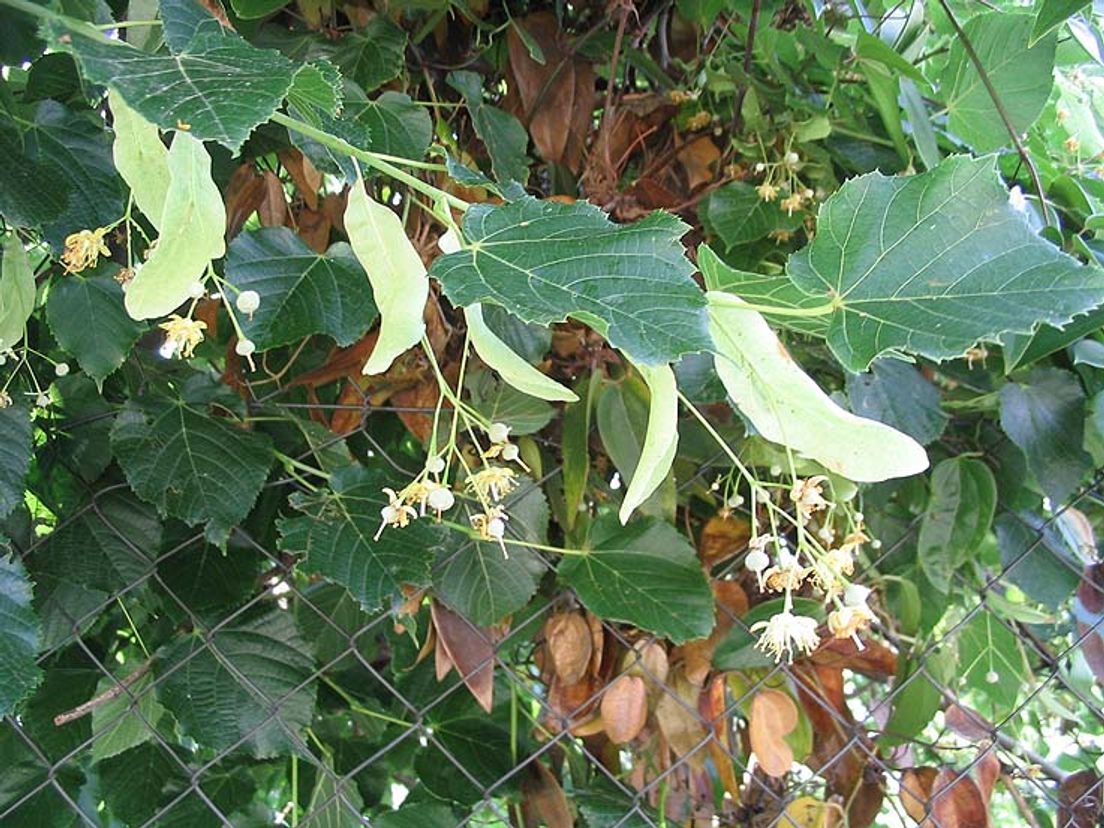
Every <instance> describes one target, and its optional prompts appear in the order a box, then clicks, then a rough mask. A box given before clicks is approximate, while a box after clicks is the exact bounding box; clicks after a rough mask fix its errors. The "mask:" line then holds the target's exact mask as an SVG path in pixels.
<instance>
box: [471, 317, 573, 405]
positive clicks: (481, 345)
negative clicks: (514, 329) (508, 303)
mask: <svg viewBox="0 0 1104 828" xmlns="http://www.w3.org/2000/svg"><path fill="white" fill-rule="evenodd" d="M464 317H465V318H466V319H467V321H468V335H469V336H470V337H471V344H472V347H473V348H475V352H476V353H477V354H479V358H480V359H481V360H483V362H485V363H486V364H487V367H488V368H491V369H492V370H494V371H497V372H498V375H499V376H500V377H502V379H503V380H505V381H506V382H507V383H508V384H510V385H512V386H513V387H514V388H516V389H517V390H518V391H521V392H523V393H525V394H528V395H529V396H531V397H537V398H538V399H542V400H548V401H549V402H576V401H577V400H578V399H579V398H578V397H577V396H576V395H575V393H574V392H573V391H571V390H570V389H568V388H565V387H564V386H562V385H560V384H559V383H558V382H556V381H555V380H554V379H550V378H549V377H547V376H545V375H544V374H542V373H541V372H540V371H538V370H537V369H536V368H534V367H533V366H532V365H530V364H529V363H528V362H526V361H525V360H524V359H522V357H521V356H520V355H519V354H518V353H516V352H515V351H513V350H511V348H510V346H509V345H507V344H506V343H505V342H503V341H502V340H501V339H499V338H498V337H497V336H495V334H494V332H493V331H492V330H491V329H490V328H489V327H487V323H486V322H484V321H483V307H482V305H480V304H479V303H478V302H476V303H475V304H474V305H468V307H466V308H464Z"/></svg>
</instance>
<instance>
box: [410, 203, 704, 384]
mask: <svg viewBox="0 0 1104 828" xmlns="http://www.w3.org/2000/svg"><path fill="white" fill-rule="evenodd" d="M686 229H687V228H686V225H685V224H683V223H682V222H681V221H679V220H678V219H677V218H675V217H674V216H672V215H670V214H669V213H660V212H657V213H652V214H651V215H649V216H647V217H646V218H644V219H641V220H640V221H638V222H635V223H634V224H627V225H616V224H613V223H612V222H611V221H610V220H609V219H608V218H607V216H606V214H605V213H603V212H602V211H601V210H599V209H598V208H597V207H594V206H593V205H590V204H585V203H576V204H558V203H555V202H548V201H538V200H537V199H534V198H529V197H525V198H522V199H519V200H518V201H515V202H512V203H510V204H505V205H502V206H499V207H494V206H490V205H486V204H477V205H475V206H474V207H472V208H471V209H470V210H468V212H467V213H466V214H465V216H464V226H463V231H464V236H465V238H466V239H467V242H468V245H469V246H468V247H465V248H464V249H462V250H459V251H457V252H456V253H450V254H448V255H446V256H440V257H438V258H437V260H436V261H434V263H433V267H432V268H431V270H430V275H431V276H433V277H434V278H436V279H438V280H439V281H440V282H441V284H442V286H443V287H444V289H445V293H446V294H447V295H448V297H449V299H450V300H451V301H452V302H453V303H454V304H456V305H470V304H472V303H473V302H484V303H486V302H493V303H495V304H498V305H502V306H503V307H506V308H508V309H509V310H510V312H511V313H513V314H515V315H516V316H519V317H520V318H521V319H523V320H525V321H526V322H536V323H538V324H542V325H547V324H549V323H552V322H560V321H563V320H564V319H565V318H566V317H568V316H571V317H574V318H576V319H579V320H580V321H582V322H585V323H587V324H590V325H592V326H595V327H597V328H598V329H599V331H600V332H601V333H603V334H605V335H606V336H607V338H608V339H609V341H610V343H611V344H612V345H613V346H615V347H617V348H621V349H622V350H624V351H625V353H626V354H628V355H629V357H630V358H631V359H632V360H633V361H634V362H637V363H640V364H645V365H655V364H658V363H664V362H674V361H676V360H677V359H678V358H679V357H680V356H681V355H682V354H685V353H690V352H691V351H699V350H709V349H710V348H711V346H712V343H711V342H710V339H709V335H708V333H707V331H706V317H705V297H704V296H702V293H701V291H700V290H699V289H698V287H697V285H696V284H695V283H694V281H693V279H691V278H690V274H691V272H692V271H693V268H692V267H691V265H690V263H689V262H688V261H687V260H686V256H685V254H684V251H683V248H682V245H681V244H680V243H679V238H680V237H681V236H682V234H683V233H685V232H686ZM582 261H585V262H586V270H585V273H584V272H582V271H580V262H582Z"/></svg>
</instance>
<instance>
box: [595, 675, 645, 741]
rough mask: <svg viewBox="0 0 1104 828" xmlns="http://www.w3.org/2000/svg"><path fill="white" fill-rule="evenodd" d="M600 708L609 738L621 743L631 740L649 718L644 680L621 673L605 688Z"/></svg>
mask: <svg viewBox="0 0 1104 828" xmlns="http://www.w3.org/2000/svg"><path fill="white" fill-rule="evenodd" d="M600 709H601V711H602V724H603V726H604V727H605V730H606V735H607V736H609V737H610V741H612V742H613V743H614V744H618V745H623V744H625V743H626V742H631V741H632V740H633V739H635V738H636V737H637V736H638V735H639V734H640V731H641V730H643V729H644V723H645V722H646V721H647V720H648V692H647V690H646V689H645V687H644V680H643V679H641V678H640V677H638V676H628V675H624V676H619V677H618V678H617V679H616V680H615V681H614V682H613V683H612V684H611V685H610V686H609V687H608V688H606V692H605V693H604V694H603V695H602V704H601V707H600ZM657 712H658V711H657Z"/></svg>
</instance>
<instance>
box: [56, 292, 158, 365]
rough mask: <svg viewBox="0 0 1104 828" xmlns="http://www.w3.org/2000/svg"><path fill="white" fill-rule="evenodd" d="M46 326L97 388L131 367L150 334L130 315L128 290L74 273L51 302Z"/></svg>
mask: <svg viewBox="0 0 1104 828" xmlns="http://www.w3.org/2000/svg"><path fill="white" fill-rule="evenodd" d="M46 321H47V322H49V324H50V330H51V331H52V332H53V334H54V337H55V338H56V339H57V341H58V344H59V345H60V346H61V347H62V348H64V349H65V351H66V353H69V354H71V355H72V356H73V357H75V358H76V360H77V363H78V364H79V365H80V367H81V370H82V371H84V372H85V373H86V374H88V376H90V377H92V378H93V379H95V380H96V381H97V382H101V381H102V380H103V379H104V378H106V377H107V376H109V375H110V374H112V373H113V372H114V371H115V370H116V369H117V368H118V367H119V366H120V365H122V364H123V362H125V361H126V358H127V356H129V355H130V351H131V348H133V347H134V343H135V342H137V341H138V338H139V337H140V336H141V335H142V334H143V333H144V332H145V330H146V326H145V325H143V324H141V323H139V322H135V321H134V320H133V319H131V318H130V316H128V315H127V312H126V310H125V309H124V307H123V289H122V287H121V286H120V285H119V283H118V282H116V281H115V279H114V278H112V277H111V276H90V277H88V278H85V277H84V276H81V275H79V274H76V273H74V274H72V275H71V276H66V277H65V278H63V279H58V280H56V281H55V282H54V283H53V284H52V285H51V286H50V293H49V295H48V296H47V299H46Z"/></svg>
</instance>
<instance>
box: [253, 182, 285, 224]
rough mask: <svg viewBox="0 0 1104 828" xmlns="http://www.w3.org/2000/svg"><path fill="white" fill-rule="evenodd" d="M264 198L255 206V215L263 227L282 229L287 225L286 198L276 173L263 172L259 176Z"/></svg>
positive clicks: (282, 184)
mask: <svg viewBox="0 0 1104 828" xmlns="http://www.w3.org/2000/svg"><path fill="white" fill-rule="evenodd" d="M261 178H262V186H263V190H264V196H263V198H262V199H261V203H260V204H259V205H258V206H257V215H258V216H259V217H260V219H261V225H262V226H264V227H283V226H285V225H286V224H287V223H288V219H289V215H288V206H287V197H286V196H285V195H284V182H282V181H281V180H280V179H279V177H278V176H277V175H276V173H274V172H272V171H271V170H265V171H264V174H263V175H262V176H261Z"/></svg>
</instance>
